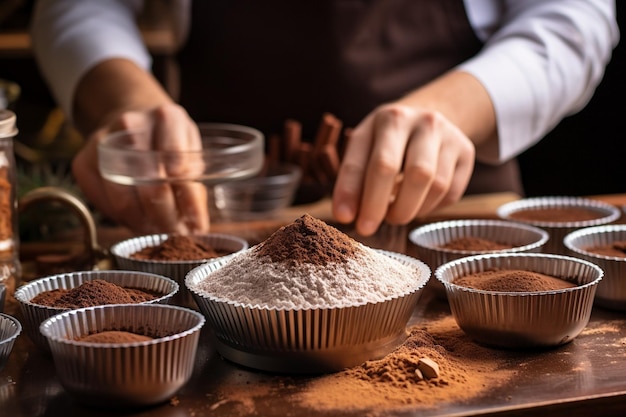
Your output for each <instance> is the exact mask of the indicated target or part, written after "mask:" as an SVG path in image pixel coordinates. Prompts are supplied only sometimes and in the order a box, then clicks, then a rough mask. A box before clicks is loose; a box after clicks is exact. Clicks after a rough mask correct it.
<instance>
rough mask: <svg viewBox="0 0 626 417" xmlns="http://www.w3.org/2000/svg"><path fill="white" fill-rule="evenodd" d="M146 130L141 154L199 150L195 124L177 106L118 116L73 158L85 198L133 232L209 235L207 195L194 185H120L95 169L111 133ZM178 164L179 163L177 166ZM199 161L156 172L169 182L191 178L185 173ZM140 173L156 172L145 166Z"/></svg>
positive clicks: (171, 105)
mask: <svg viewBox="0 0 626 417" xmlns="http://www.w3.org/2000/svg"><path fill="white" fill-rule="evenodd" d="M129 129H148V130H149V131H150V132H151V135H147V139H145V140H144V141H145V143H139V144H134V145H135V146H137V147H140V148H141V149H146V150H149V149H155V150H157V149H160V150H169V151H188V150H199V149H201V148H202V143H201V138H200V133H199V130H198V126H197V125H196V123H195V122H194V121H193V120H191V118H190V117H189V115H188V114H187V112H186V111H185V110H184V109H183V108H182V107H180V106H178V105H176V104H166V105H162V106H159V107H157V108H156V109H154V110H151V111H145V112H144V111H130V112H124V113H121V114H119V115H118V116H117V117H115V118H114V119H113V120H112V121H110V122H108V123H106V124H105V125H104V126H102V127H101V128H99V129H98V130H97V131H95V132H94V133H93V134H91V135H90V136H89V137H88V138H87V142H86V144H85V146H84V147H83V149H82V150H81V151H80V152H79V153H78V155H77V156H76V157H75V158H74V160H73V163H72V171H73V174H74V177H75V178H76V182H77V183H78V185H79V187H80V188H81V190H82V192H83V193H84V194H85V197H86V198H87V199H88V200H89V201H90V202H91V203H92V204H93V205H94V206H95V208H96V209H97V210H99V211H100V212H101V213H102V214H103V215H104V216H106V217H109V218H111V219H112V220H114V221H115V222H117V223H118V224H121V225H124V226H126V227H128V228H129V229H131V230H132V231H134V232H136V233H142V234H152V233H180V234H189V233H200V232H206V231H208V230H209V206H208V201H207V190H206V188H205V186H204V185H203V184H201V183H196V182H189V181H187V182H163V183H158V184H155V185H135V186H129V185H120V184H115V183H113V182H111V181H108V180H106V179H104V178H103V177H102V176H101V174H100V171H99V169H98V143H99V141H101V140H102V139H103V138H104V137H105V136H106V135H108V134H109V133H111V132H114V131H119V130H129ZM178 162H180V163H178ZM199 163H200V161H189V160H182V159H181V160H180V161H177V163H176V164H169V165H167V166H159V167H157V168H156V169H158V170H161V173H162V174H163V173H164V174H165V175H166V176H168V177H175V176H177V175H186V176H187V175H189V169H194V170H195V169H202V168H201V166H199ZM143 169H155V167H144V168H143Z"/></svg>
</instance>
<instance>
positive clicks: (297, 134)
mask: <svg viewBox="0 0 626 417" xmlns="http://www.w3.org/2000/svg"><path fill="white" fill-rule="evenodd" d="M283 135H284V140H285V148H284V150H285V152H284V154H283V155H284V157H285V161H287V162H293V163H295V162H297V157H298V150H299V148H300V142H301V141H302V125H301V124H300V122H298V121H297V120H293V119H287V120H285V127H284V134H283Z"/></svg>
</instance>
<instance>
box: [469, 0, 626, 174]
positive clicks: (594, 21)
mask: <svg viewBox="0 0 626 417" xmlns="http://www.w3.org/2000/svg"><path fill="white" fill-rule="evenodd" d="M502 17H503V20H502V24H501V25H500V27H499V28H497V29H496V30H495V32H494V33H493V34H492V35H491V36H490V37H489V38H488V39H487V40H486V43H485V46H484V48H483V49H482V51H481V52H480V53H479V54H478V55H476V56H475V57H473V58H472V59H470V60H468V61H467V62H465V63H463V64H461V65H460V66H459V69H461V70H463V71H466V72H468V73H471V74H473V75H474V76H475V77H477V78H478V79H479V80H480V82H481V83H482V84H483V85H484V86H485V88H486V89H487V91H488V93H489V94H490V96H491V99H492V100H493V103H494V106H495V111H496V118H497V121H498V138H499V139H498V141H497V143H496V141H492V142H489V143H486V144H484V145H482V146H480V147H479V148H478V149H477V158H478V159H479V160H481V161H483V162H487V163H494V164H495V163H498V162H502V161H505V160H507V159H510V158H512V157H514V156H516V155H518V154H520V153H521V152H523V151H524V150H526V149H528V148H529V147H530V146H532V145H533V144H535V143H536V142H537V141H539V140H540V139H541V138H542V137H543V136H544V135H545V134H546V133H548V132H549V131H550V130H551V129H553V128H554V127H555V126H556V125H557V124H558V123H559V122H560V121H561V119H562V118H564V117H565V116H568V115H571V114H573V113H575V112H577V111H579V110H581V109H582V108H583V107H584V106H585V105H586V104H587V102H588V101H589V100H590V99H591V97H592V95H593V93H594V91H595V89H596V87H597V85H598V84H599V83H600V81H601V79H602V76H603V75H604V70H605V66H606V64H607V63H608V61H609V60H610V58H611V53H612V50H613V48H614V47H615V45H616V44H617V42H618V39H619V30H618V27H617V23H616V17H615V4H614V2H613V1H610V0H525V1H519V0H508V1H505V2H504V4H503V10H502Z"/></svg>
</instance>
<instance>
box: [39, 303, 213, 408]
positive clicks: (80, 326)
mask: <svg viewBox="0 0 626 417" xmlns="http://www.w3.org/2000/svg"><path fill="white" fill-rule="evenodd" d="M204 323H205V318H204V317H203V316H202V315H201V314H200V313H199V312H197V311H194V310H189V309H186V308H183V307H179V306H172V305H163V304H116V305H106V306H96V307H86V308H81V309H77V310H70V311H66V312H64V313H61V314H59V315H56V316H54V317H51V318H49V319H46V320H45V321H44V322H43V323H42V324H41V327H40V330H41V334H42V335H43V336H44V337H45V338H46V339H47V341H48V343H49V345H50V349H51V352H52V357H53V359H54V365H55V369H56V372H57V376H58V378H59V381H60V382H61V385H62V386H63V388H64V389H65V390H66V391H67V392H68V393H69V394H71V395H73V396H74V397H75V398H76V399H77V400H78V401H80V402H82V403H85V404H88V405H95V406H100V407H109V408H110V407H114V408H123V407H138V406H148V405H153V404H158V403H162V402H164V401H167V400H168V399H170V398H171V397H172V396H173V395H174V394H175V393H176V392H177V391H178V390H179V389H180V388H181V387H182V386H184V385H185V384H186V383H187V382H188V381H189V378H190V377H191V374H192V372H193V368H194V363H195V357H196V351H197V347H198V340H199V335H200V330H201V328H202V326H203V325H204ZM110 330H123V331H127V332H133V333H138V334H146V335H150V336H152V337H154V339H152V340H148V341H141V342H120V343H106V344H105V343H93V342H85V341H80V340H77V339H79V338H81V337H83V336H87V335H89V334H93V333H98V332H102V331H110Z"/></svg>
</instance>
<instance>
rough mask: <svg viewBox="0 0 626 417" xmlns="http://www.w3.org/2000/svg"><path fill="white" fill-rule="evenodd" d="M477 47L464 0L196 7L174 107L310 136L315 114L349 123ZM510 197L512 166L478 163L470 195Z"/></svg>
mask: <svg viewBox="0 0 626 417" xmlns="http://www.w3.org/2000/svg"><path fill="white" fill-rule="evenodd" d="M481 47H482V44H481V42H480V41H479V40H478V38H477V37H476V36H475V34H474V31H473V29H472V27H471V26H470V24H469V21H468V19H467V16H466V13H465V9H464V5H463V1H461V0H438V1H432V0H335V1H333V0H318V1H293V0H291V1H289V0H264V1H259V0H228V1H210V0H196V1H194V2H193V7H192V20H191V29H190V33H189V38H188V41H187V42H186V44H185V45H184V46H183V48H182V49H181V52H180V54H179V62H180V71H181V78H180V82H181V86H180V87H181V89H180V91H181V95H180V102H181V104H182V105H183V106H185V107H186V108H187V110H188V111H189V114H190V115H191V117H192V118H193V119H194V120H196V121H199V122H201V121H202V122H208V121H214V122H226V123H238V124H244V125H248V126H253V127H256V128H258V129H260V130H261V131H263V132H264V133H265V134H266V135H269V134H271V133H280V132H282V130H283V124H284V121H285V120H286V119H288V118H291V119H295V120H298V121H300V122H301V123H302V126H303V137H305V138H313V137H314V134H315V131H316V129H317V127H318V126H319V123H320V120H321V118H322V114H323V113H324V112H330V113H332V114H334V115H335V116H336V117H338V118H339V119H340V120H342V121H343V123H344V126H356V125H357V124H358V123H359V122H360V121H361V120H362V119H363V118H364V117H365V116H366V115H367V114H368V113H369V112H371V111H372V110H373V109H374V108H375V107H377V106H378V105H380V104H381V103H385V102H389V101H393V100H395V99H397V98H399V97H401V96H402V95H404V94H406V93H407V92H409V91H411V90H413V89H415V88H416V87H418V86H420V85H423V84H424V83H427V82H428V81H430V80H432V79H433V78H435V77H437V76H438V75H440V74H442V73H443V72H445V71H446V70H448V69H450V68H452V67H454V66H455V65H457V64H459V63H461V62H463V61H464V60H466V59H468V58H469V57H471V56H473V55H475V54H476V53H477V52H478V51H479V50H480V48H481ZM496 191H515V192H518V193H520V194H521V183H520V180H519V173H518V172H517V165H516V162H515V161H512V162H511V163H509V164H505V166H501V167H493V166H489V167H484V166H483V164H480V163H478V164H477V165H476V168H475V172H474V176H473V178H472V182H471V184H470V186H469V187H468V193H484V192H496Z"/></svg>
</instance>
